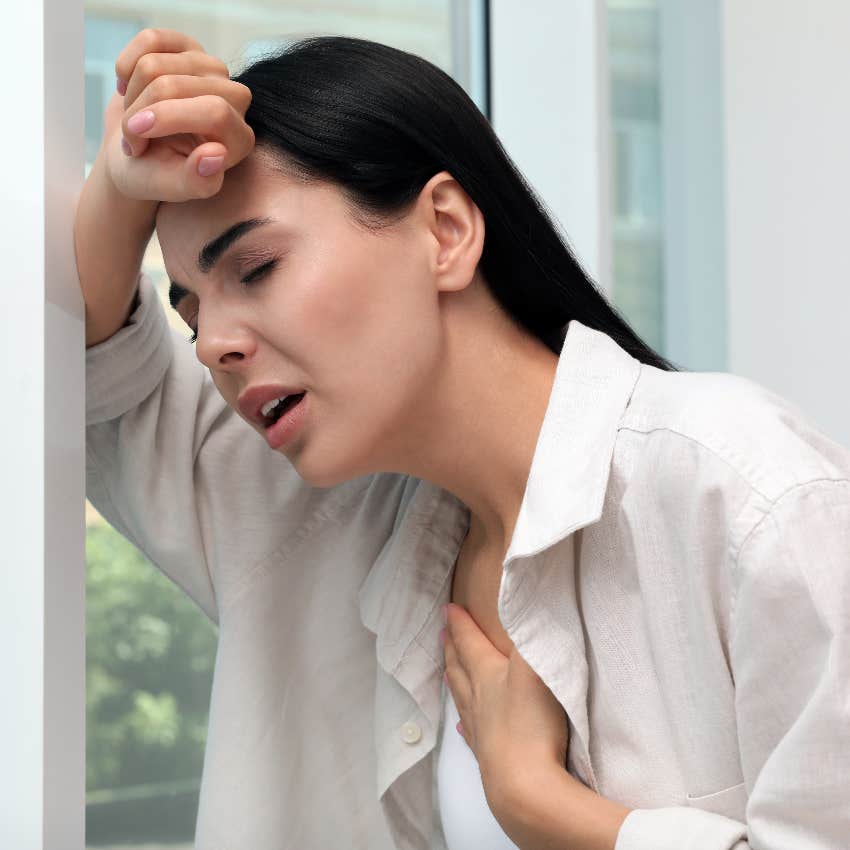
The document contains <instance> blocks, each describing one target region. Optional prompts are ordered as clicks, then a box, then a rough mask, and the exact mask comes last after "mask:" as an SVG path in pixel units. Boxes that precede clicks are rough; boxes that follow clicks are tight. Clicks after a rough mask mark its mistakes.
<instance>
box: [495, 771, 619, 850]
mask: <svg viewBox="0 0 850 850" xmlns="http://www.w3.org/2000/svg"><path fill="white" fill-rule="evenodd" d="M630 811H631V810H630V809H628V808H626V807H625V806H621V805H620V804H619V803H615V802H613V801H612V800H608V799H606V798H605V797H602V796H600V795H599V794H597V793H596V792H595V791H592V790H591V789H589V788H587V787H586V786H584V785H582V784H581V782H579V781H578V780H577V779H574V778H573V777H572V776H571V775H570V774H569V773H567V772H566V771H565V770H563V769H562V768H559V767H556V768H554V769H553V770H551V771H549V772H547V773H546V774H545V775H544V776H542V777H539V778H534V779H533V781H526V782H525V783H523V785H522V786H521V787H518V788H516V789H515V790H514V793H513V794H512V795H511V797H510V799H509V800H506V801H505V804H504V805H503V806H501V807H500V811H499V813H497V818H498V820H499V823H500V824H501V825H502V828H503V829H504V831H505V832H506V833H507V835H508V836H509V838H510V839H511V840H512V841H513V842H514V844H516V845H517V847H519V848H520V850H614V847H615V845H616V843H617V835H618V833H619V831H620V827H621V825H622V823H623V821H624V820H625V819H626V816H627V815H628V814H629V812H630Z"/></svg>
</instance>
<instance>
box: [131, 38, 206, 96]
mask: <svg viewBox="0 0 850 850" xmlns="http://www.w3.org/2000/svg"><path fill="white" fill-rule="evenodd" d="M203 49H204V48H203V46H202V45H201V43H200V42H199V41H196V40H195V39H194V38H192V37H191V36H188V35H186V34H185V33H182V32H177V30H169V29H162V28H159V27H146V28H145V29H143V30H140V31H139V32H137V33H136V34H135V35H134V36H133V38H131V39H130V41H129V42H128V43H127V45H126V46H125V47H124V49H123V50H122V51H121V52H120V53H119V54H118V58H117V59H116V60H115V76H116V77H117V78H118V80H123V81H124V83H128V82H129V81H130V77H131V76H132V74H133V69H134V68H135V67H136V62H138V61H139V59H140V58H141V57H142V56H144V55H145V54H146V53H182V52H183V51H185V50H203Z"/></svg>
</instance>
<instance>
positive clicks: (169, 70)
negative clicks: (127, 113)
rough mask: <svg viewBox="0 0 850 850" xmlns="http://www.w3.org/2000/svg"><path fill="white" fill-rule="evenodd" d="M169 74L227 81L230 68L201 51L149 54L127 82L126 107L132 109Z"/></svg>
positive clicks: (142, 58) (142, 59) (137, 63)
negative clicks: (153, 83)
mask: <svg viewBox="0 0 850 850" xmlns="http://www.w3.org/2000/svg"><path fill="white" fill-rule="evenodd" d="M167 74H188V75H189V76H193V77H213V78H220V79H224V80H227V79H229V77H230V73H229V71H228V70H227V65H225V64H224V62H222V61H221V59H217V58H216V57H215V56H210V55H209V53H204V52H203V51H201V50H188V51H186V52H185V53H146V54H145V55H144V56H141V57H140V58H139V61H138V62H136V65H135V67H134V69H133V73H132V74H131V75H130V79H129V81H128V83H127V91H126V93H125V95H124V108H125V109H129V108H130V107H131V106H132V105H133V104H134V103H135V101H136V98H138V96H139V95H140V94H141V93H142V92H143V91H144V90H145V89H146V88H147V87H148V86H149V85H150V84H151V83H152V82H153V81H154V80H155V79H156V78H157V77H163V76H166V75H167Z"/></svg>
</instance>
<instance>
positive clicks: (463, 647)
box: [446, 602, 506, 673]
mask: <svg viewBox="0 0 850 850" xmlns="http://www.w3.org/2000/svg"><path fill="white" fill-rule="evenodd" d="M446 608H447V610H446V624H447V627H448V630H449V634H450V635H451V637H452V640H453V641H454V644H455V646H456V648H457V655H458V659H459V661H460V664H461V665H462V666H463V668H464V669H465V670H466V671H467V673H468V672H469V671H470V670H472V669H473V668H475V667H479V666H480V665H482V664H486V663H488V662H490V661H492V660H498V659H501V660H502V661H505V660H506V658H505V656H504V655H502V653H501V652H499V650H498V649H496V647H495V646H493V644H492V643H491V642H490V640H489V638H488V637H487V635H485V634H484V632H482V631H481V629H480V627H479V626H478V624H477V623H476V622H475V620H474V619H473V618H472V615H471V614H470V613H469V612H468V611H467V610H466V609H465V608H463V607H462V606H460V605H455V604H454V603H453V602H450V603H449V604H448V605H447V606H446Z"/></svg>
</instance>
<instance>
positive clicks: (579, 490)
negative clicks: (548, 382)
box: [359, 320, 641, 690]
mask: <svg viewBox="0 0 850 850" xmlns="http://www.w3.org/2000/svg"><path fill="white" fill-rule="evenodd" d="M640 368H641V363H640V361H638V360H636V359H635V358H634V357H632V356H631V355H630V354H628V353H627V352H626V351H625V350H623V349H622V348H621V347H620V346H619V345H618V344H617V343H616V342H615V341H614V340H613V339H611V337H609V336H608V335H607V334H605V333H602V332H601V331H597V330H594V329H592V328H589V327H586V326H585V325H583V324H581V323H580V322H578V321H576V320H573V321H572V322H570V324H569V327H568V329H567V334H566V338H565V340H564V345H563V347H562V349H561V354H560V356H559V360H558V365H557V368H556V371H555V379H554V383H553V386H552V391H551V393H550V397H549V403H548V405H547V408H546V413H545V415H544V419H543V423H542V426H541V429H540V434H539V436H538V440H537V445H536V447H535V450H534V454H533V457H532V462H531V467H530V470H529V476H528V480H527V482H526V487H525V492H524V494H523V499H522V502H521V505H520V509H519V513H518V515H517V521H516V524H515V526H514V531H513V535H512V537H511V542H510V545H509V547H508V551H507V554H506V556H505V561H504V563H503V567H505V566H506V565H507V564H508V563H509V562H511V561H514V560H518V559H522V558H526V557H529V556H531V555H534V554H536V553H538V552H541V551H543V550H544V549H547V548H548V547H550V546H552V545H553V544H554V543H557V542H558V541H559V540H561V539H563V538H564V537H566V536H567V535H569V534H572V533H573V532H574V531H576V530H578V529H579V528H582V527H584V526H586V525H590V524H591V523H593V522H596V521H597V520H598V519H599V518H600V517H601V515H602V507H603V502H604V499H605V491H606V489H607V486H608V477H609V473H610V467H611V459H612V456H613V451H614V442H615V440H616V436H617V430H618V426H619V423H620V420H621V419H622V416H623V413H624V411H625V409H626V406H627V405H628V402H629V398H630V397H631V394H632V391H633V390H634V387H635V384H636V382H637V378H638V374H639V372H640ZM400 481H401V483H402V484H403V486H404V491H403V498H402V506H401V507H400V511H399V513H400V514H404V517H403V518H402V519H400V521H399V522H397V526H396V533H395V534H394V535H393V537H392V538H391V539H390V540H388V541H387V544H386V545H385V546H384V548H383V550H382V551H381V553H380V555H379V556H378V558H377V560H376V561H375V564H374V565H373V567H372V569H371V570H370V572H369V574H368V575H367V577H366V580H365V581H364V582H363V585H362V586H361V588H360V593H359V603H360V614H361V620H362V622H363V624H364V625H365V626H366V627H367V628H368V629H369V630H370V631H372V632H374V633H375V635H376V636H377V638H378V639H377V644H376V652H377V657H378V660H379V662H380V663H381V666H382V667H383V668H384V669H385V670H386V671H387V672H388V673H391V674H393V675H396V674H397V669H398V668H399V665H400V662H401V660H402V658H403V657H404V654H405V652H406V651H407V649H408V648H409V647H410V645H411V643H412V642H413V640H414V639H415V638H418V639H419V641H420V643H424V644H425V649H426V651H427V652H428V654H429V655H433V657H439V644H438V642H437V637H436V632H437V631H438V629H439V627H440V626H441V625H442V623H441V622H440V618H439V616H438V612H437V610H436V609H437V607H438V606H439V605H441V604H444V602H445V601H447V598H448V593H449V587H450V582H449V577H450V575H451V572H452V570H453V567H454V563H455V561H456V559H457V554H458V551H459V549H460V546H461V544H462V542H463V539H464V536H465V534H466V531H467V529H468V528H469V509H468V508H467V507H466V506H465V505H464V504H463V502H461V501H460V500H459V499H458V498H457V497H456V496H454V495H453V494H452V493H450V492H448V491H446V490H443V489H441V488H439V487H437V486H436V485H434V484H431V483H430V482H427V481H423V480H418V479H412V478H408V479H400ZM414 485H415V486H414ZM400 486H401V485H400ZM432 632H433V634H431V633H432ZM431 644H434V646H431ZM408 669H410V668H408ZM420 676H421V674H420V675H418V676H417V680H418V679H420ZM421 684H422V682H421V681H417V682H413V681H411V682H410V683H406V686H408V685H409V687H408V690H412V689H414V688H415V687H416V686H417V685H421Z"/></svg>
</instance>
